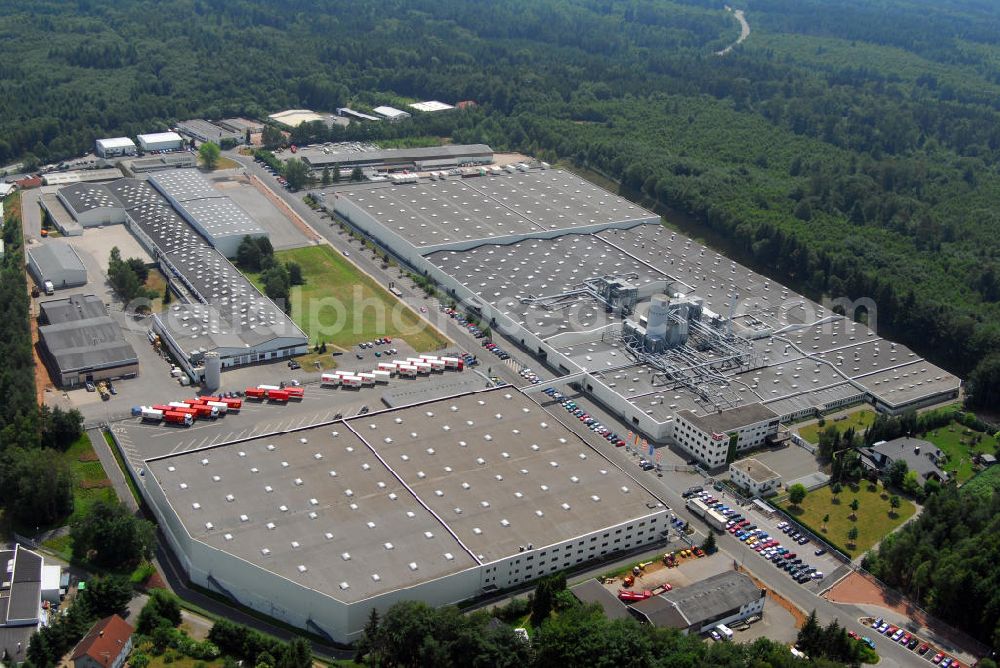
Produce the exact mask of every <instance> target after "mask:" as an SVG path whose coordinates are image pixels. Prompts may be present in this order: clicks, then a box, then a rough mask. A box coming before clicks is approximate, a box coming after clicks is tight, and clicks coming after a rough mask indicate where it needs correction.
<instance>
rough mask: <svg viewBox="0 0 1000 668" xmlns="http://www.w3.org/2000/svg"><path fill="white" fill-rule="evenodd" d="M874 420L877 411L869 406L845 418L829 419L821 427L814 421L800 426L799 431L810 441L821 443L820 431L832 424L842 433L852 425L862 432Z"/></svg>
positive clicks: (800, 434)
mask: <svg viewBox="0 0 1000 668" xmlns="http://www.w3.org/2000/svg"><path fill="white" fill-rule="evenodd" d="M874 421H875V411H873V410H870V409H868V408H862V409H860V410H857V411H854V412H853V413H850V414H849V415H847V416H846V417H845V418H844V419H843V420H830V419H827V420H826V423H825V424H824V425H823V426H822V427H820V426H819V424H818V423H816V422H813V423H812V424H807V425H806V426H804V427H799V428H798V432H799V436H801V437H802V438H804V439H806V440H807V441H809V442H810V443H819V433H820V432H821V431H823V430H824V429H826V428H827V427H829V426H830V425H834V426H836V427H837V430H838V431H839V432H840V433H841V434H843V433H844V432H845V431H847V430H848V429H850V428H851V427H854V431H855V432H857V433H859V434H860V433H863V432H864V430H865V429H866V428H867V427H868V426H869V425H871V423H872V422H874Z"/></svg>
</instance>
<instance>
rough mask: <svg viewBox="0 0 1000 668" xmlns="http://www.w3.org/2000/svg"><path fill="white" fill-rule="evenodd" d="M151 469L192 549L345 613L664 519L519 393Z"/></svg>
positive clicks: (655, 505)
mask: <svg viewBox="0 0 1000 668" xmlns="http://www.w3.org/2000/svg"><path fill="white" fill-rule="evenodd" d="M147 466H148V469H149V471H150V473H151V475H152V476H153V478H154V480H155V481H156V483H157V484H159V485H160V487H161V488H162V489H163V492H164V494H165V495H166V497H167V500H168V501H169V502H170V504H171V506H172V507H173V510H174V512H176V513H177V514H178V516H179V517H180V518H181V520H182V521H183V523H184V525H185V527H186V528H187V530H188V532H189V533H190V534H191V535H192V536H193V537H194V538H196V539H197V540H201V541H204V542H206V543H208V544H209V545H211V546H213V547H216V548H218V549H221V550H224V551H226V552H229V553H231V554H234V555H236V556H238V557H240V558H242V559H246V560H247V561H250V562H251V563H254V564H257V565H258V566H261V567H262V568H265V569H267V570H270V571H273V572H275V573H277V574H279V575H282V576H284V577H287V578H289V579H292V580H294V581H297V582H301V583H303V584H304V585H305V586H309V587H312V588H314V589H317V590H319V591H323V592H325V593H328V594H329V595H331V596H333V597H335V598H337V599H340V600H345V601H357V600H361V599H364V598H368V597H370V596H373V595H375V594H378V593H382V592H385V591H391V590H394V589H398V588H401V587H407V586H411V585H413V584H416V583H418V582H422V581H426V580H431V579H435V578H438V577H441V576H443V575H446V574H449V573H454V572H457V571H460V570H464V569H466V568H471V567H474V566H476V565H477V564H479V563H488V562H490V561H493V560H495V559H499V558H501V557H506V556H510V555H511V554H516V553H517V552H518V546H519V545H527V544H529V543H530V544H533V545H534V546H535V547H536V548H539V547H543V546H545V545H547V544H551V543H556V542H559V541H562V540H565V539H567V538H572V537H574V536H577V535H582V534H585V533H589V532H591V531H596V530H598V529H600V528H604V527H606V526H612V525H615V524H618V523H621V522H625V521H627V520H630V519H633V518H635V519H641V518H643V517H645V516H647V515H650V514H653V513H654V512H657V511H660V510H662V505H661V504H660V503H659V501H658V499H656V498H655V497H653V496H652V495H651V494H649V493H648V492H646V491H645V490H644V489H643V488H642V487H640V486H639V485H638V483H636V481H635V480H633V479H632V478H631V477H629V476H626V475H625V474H624V473H623V472H622V471H621V470H619V469H618V468H616V467H615V466H613V465H612V464H610V463H609V462H608V461H607V460H605V459H604V458H603V457H602V456H601V455H600V454H598V453H597V452H596V451H594V450H592V449H591V448H589V447H588V446H587V445H586V444H584V443H583V442H582V441H581V440H580V439H579V437H577V436H576V435H575V434H574V433H573V432H571V431H569V430H568V429H566V428H565V427H564V426H562V425H561V424H559V423H558V422H556V421H555V418H554V417H553V416H552V415H550V414H548V413H547V412H546V411H544V410H543V409H541V408H539V407H538V406H537V405H536V404H534V403H533V402H532V401H530V400H529V399H528V398H527V397H525V396H524V395H522V394H520V393H518V392H516V391H512V390H510V389H509V388H499V389H496V390H491V391H486V392H479V393H474V394H468V395H464V396H460V397H451V398H446V399H442V400H438V401H433V402H428V403H424V404H419V405H415V406H410V407H407V408H401V409H395V410H389V411H383V412H379V413H372V414H368V415H362V416H358V417H355V418H351V419H349V420H347V421H346V422H337V423H333V424H331V425H327V426H325V427H316V428H314V429H309V430H304V431H299V432H294V433H288V434H282V435H279V436H274V437H267V438H260V439H254V440H252V441H247V442H243V443H238V444H232V445H226V446H221V447H216V448H211V449H208V450H204V451H193V452H189V453H185V454H181V455H176V456H167V457H163V458H160V459H153V460H149V461H147ZM376 576H377V577H376ZM342 583H344V584H346V588H345V587H344V584H342Z"/></svg>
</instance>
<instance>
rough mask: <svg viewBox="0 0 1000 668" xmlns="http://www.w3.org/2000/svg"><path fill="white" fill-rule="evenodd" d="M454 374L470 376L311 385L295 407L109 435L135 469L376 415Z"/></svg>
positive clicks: (140, 426)
mask: <svg viewBox="0 0 1000 668" xmlns="http://www.w3.org/2000/svg"><path fill="white" fill-rule="evenodd" d="M259 369H260V367H252V368H251V369H241V370H237V371H254V370H258V371H259ZM286 370H287V369H286ZM459 373H461V374H463V375H465V374H469V375H470V376H471V374H472V372H469V371H463V372H450V371H449V372H444V373H440V374H434V375H432V376H429V377H425V378H419V377H418V378H413V379H409V378H396V377H394V378H393V379H392V380H391V381H390V383H388V384H387V385H376V386H375V387H363V388H357V389H350V388H344V387H321V386H319V385H315V384H314V385H308V386H306V392H305V397H304V398H303V399H302V400H300V401H289V402H288V403H287V404H278V403H274V402H268V401H255V400H246V399H245V400H244V402H243V407H242V409H241V410H240V411H238V412H233V413H229V414H227V415H225V416H223V417H220V418H218V419H216V420H198V421H196V422H195V423H194V424H193V425H192V426H190V427H183V426H177V425H171V424H166V423H149V422H145V421H143V420H142V419H141V418H133V417H129V418H127V419H125V420H121V421H119V422H116V423H115V424H113V425H112V427H111V429H112V431H113V432H114V434H115V436H116V438H117V439H118V442H119V443H120V444H121V446H122V449H123V450H124V451H125V454H126V456H127V457H128V459H129V461H130V463H131V464H132V465H133V466H136V467H139V466H141V464H142V462H143V461H144V460H146V459H149V458H150V457H158V456H162V455H167V454H173V453H177V452H186V451H188V450H196V449H199V448H205V447H209V446H212V445H217V444H220V443H227V442H230V441H237V440H240V439H246V438H251V437H256V436H261V435H264V434H271V433H277V432H284V431H290V430H293V429H301V428H304V427H310V426H313V425H316V424H321V423H324V422H329V421H331V420H334V419H335V418H336V416H337V414H338V413H339V414H341V415H343V416H345V417H346V416H351V415H356V414H357V413H358V412H359V411H360V410H361V408H362V407H364V406H367V407H368V409H369V410H373V411H374V410H379V409H382V408H384V407H385V406H384V404H383V403H382V399H381V396H382V395H383V394H384V393H385V392H386V391H387V390H393V389H399V388H400V387H406V388H411V389H415V388H416V387H419V386H423V387H425V388H427V391H428V392H432V391H433V388H434V387H435V386H436V385H438V384H442V383H450V382H453V381H454V380H455V379H456V376H457V375H458V374H459ZM223 379H224V380H225V379H226V374H223ZM269 382H270V381H268V379H265V378H259V377H258V379H257V381H256V383H255V384H259V383H269ZM244 387H245V385H244ZM179 389H181V388H179ZM192 392H193V391H189V392H188V393H187V394H183V393H177V394H176V395H175V396H172V397H169V398H163V399H161V400H160V401H176V400H177V399H183V398H184V397H185V396H190V394H191V393H192ZM182 395H183V396H182ZM157 403H159V401H157Z"/></svg>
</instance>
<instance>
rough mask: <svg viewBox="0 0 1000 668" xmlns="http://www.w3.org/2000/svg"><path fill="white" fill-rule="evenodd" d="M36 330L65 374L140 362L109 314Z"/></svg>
mask: <svg viewBox="0 0 1000 668" xmlns="http://www.w3.org/2000/svg"><path fill="white" fill-rule="evenodd" d="M38 333H39V336H40V337H41V339H42V341H43V343H44V344H45V347H46V348H47V349H48V351H49V353H50V354H51V355H52V357H53V358H54V359H55V361H56V364H57V365H58V367H59V370H60V371H62V372H64V373H65V372H68V371H78V370H83V369H102V368H108V367H115V366H122V365H126V364H137V363H138V361H139V360H138V357H137V356H136V354H135V349H133V348H132V345H131V344H130V343H129V342H128V341H126V340H125V338H124V337H123V336H122V331H121V328H120V327H119V326H118V323H116V322H115V321H114V320H112V319H111V318H110V317H109V316H100V317H97V318H87V319H84V320H77V321H70V322H61V323H59V324H56V325H45V326H43V327H39V328H38Z"/></svg>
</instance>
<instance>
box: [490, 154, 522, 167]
mask: <svg viewBox="0 0 1000 668" xmlns="http://www.w3.org/2000/svg"><path fill="white" fill-rule="evenodd" d="M519 162H531V158H529V157H528V156H526V155H524V154H522V153H494V154H493V164H494V165H497V166H499V167H504V166H505V165H516V164H517V163H519Z"/></svg>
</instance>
